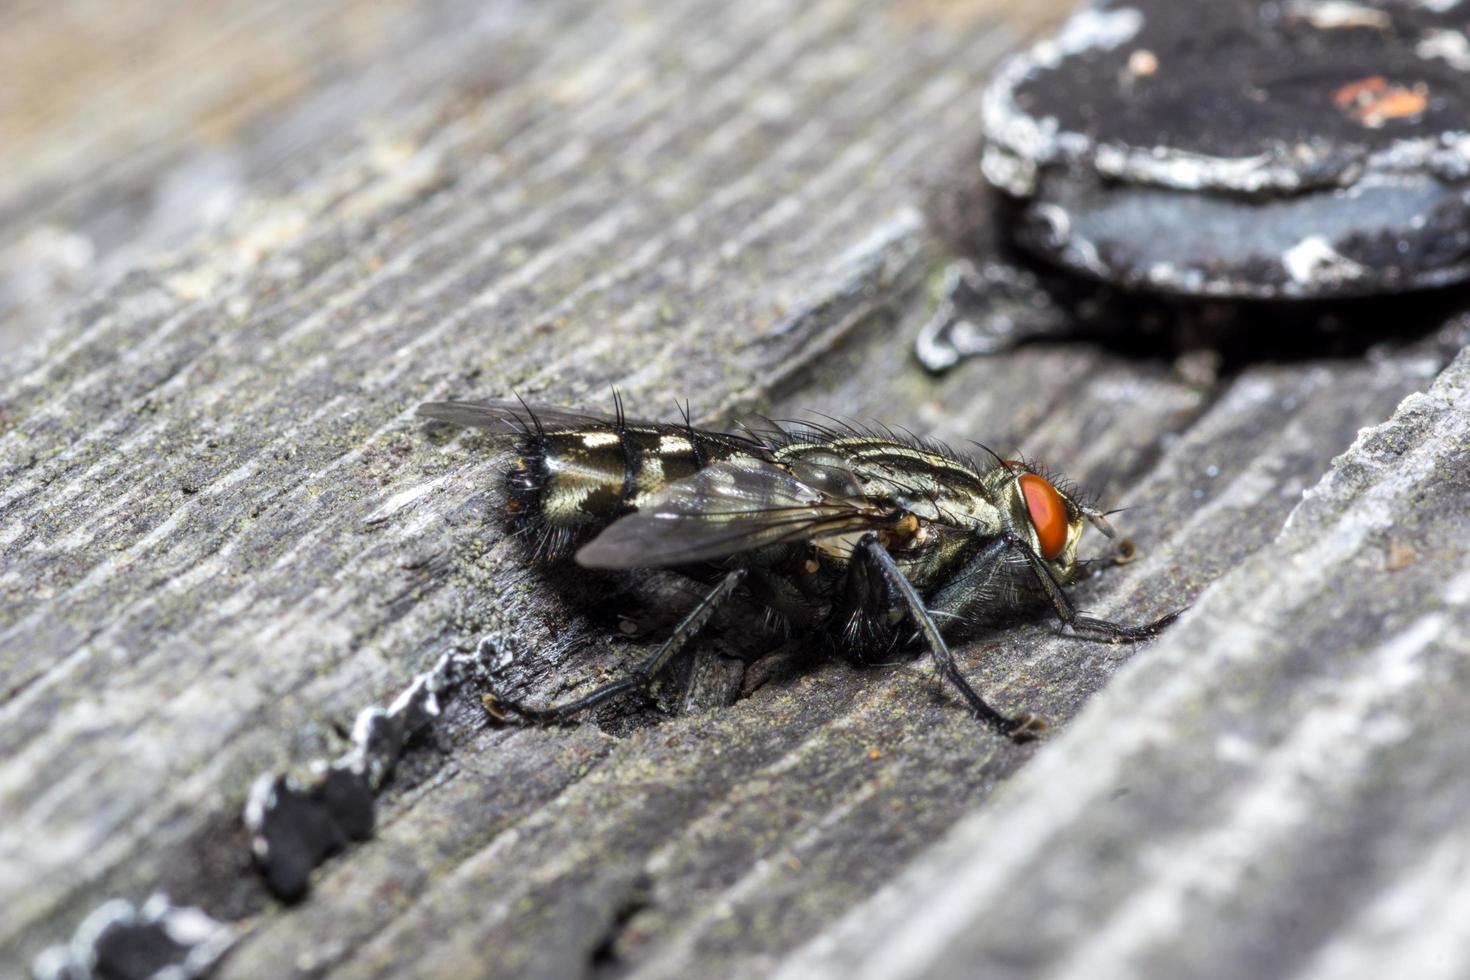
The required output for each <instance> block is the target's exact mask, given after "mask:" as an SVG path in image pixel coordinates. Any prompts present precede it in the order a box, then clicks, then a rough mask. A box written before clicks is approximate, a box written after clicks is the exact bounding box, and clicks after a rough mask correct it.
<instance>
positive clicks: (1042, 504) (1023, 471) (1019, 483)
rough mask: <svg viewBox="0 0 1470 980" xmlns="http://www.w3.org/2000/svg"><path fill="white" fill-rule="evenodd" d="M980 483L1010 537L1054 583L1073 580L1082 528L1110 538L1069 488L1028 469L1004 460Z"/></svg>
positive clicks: (1098, 517)
mask: <svg viewBox="0 0 1470 980" xmlns="http://www.w3.org/2000/svg"><path fill="white" fill-rule="evenodd" d="M986 482H987V483H989V484H990V488H989V489H990V490H991V493H992V499H993V500H995V501H996V502H997V505H998V508H999V510H1000V512H1001V519H1002V521H1004V522H1005V524H1006V525H1007V527H1008V529H1009V530H1010V532H1011V533H1012V534H1014V535H1016V536H1017V537H1019V538H1020V539H1021V541H1022V542H1024V543H1025V544H1026V545H1027V546H1029V547H1030V548H1031V549H1032V550H1033V551H1034V552H1035V553H1036V554H1037V555H1038V556H1040V558H1041V559H1042V561H1044V562H1046V564H1047V565H1048V566H1049V567H1050V568H1051V570H1052V573H1053V574H1054V575H1055V577H1056V579H1057V581H1059V582H1063V583H1065V582H1070V581H1072V579H1073V578H1074V577H1075V576H1076V574H1077V542H1078V541H1079V540H1080V539H1081V537H1082V532H1083V530H1084V529H1085V528H1086V526H1087V525H1088V524H1091V525H1092V526H1093V527H1095V528H1097V529H1098V530H1099V531H1101V532H1102V533H1103V534H1104V535H1106V536H1107V537H1110V538H1111V537H1112V536H1113V529H1112V526H1111V525H1109V524H1108V522H1107V519H1106V518H1105V517H1104V516H1103V515H1102V514H1101V513H1100V512H1099V511H1097V510H1096V509H1094V508H1093V507H1092V506H1091V505H1090V504H1089V503H1087V502H1086V501H1085V500H1084V499H1081V498H1080V496H1079V494H1078V493H1077V491H1076V490H1075V489H1074V488H1072V487H1071V486H1070V485H1069V484H1067V483H1066V482H1063V481H1058V480H1054V479H1052V478H1051V477H1048V476H1046V475H1044V474H1042V473H1038V472H1037V471H1036V470H1035V469H1034V468H1033V467H1032V466H1031V465H1030V464H1028V463H1024V462H1021V461H1018V460H1006V461H1005V464H1004V465H1003V466H1000V467H997V468H996V469H994V470H992V471H991V472H990V473H989V474H987V476H986Z"/></svg>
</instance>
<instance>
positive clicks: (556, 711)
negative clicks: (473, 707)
mask: <svg viewBox="0 0 1470 980" xmlns="http://www.w3.org/2000/svg"><path fill="white" fill-rule="evenodd" d="M745 574H746V572H745V569H743V568H737V569H735V570H734V571H732V572H730V573H728V574H727V575H726V576H725V577H724V578H723V579H721V580H720V581H719V584H717V585H716V586H715V587H714V588H713V589H711V590H710V592H709V594H708V595H706V596H705V597H704V598H703V599H701V600H700V601H699V605H697V606H695V607H694V608H693V609H692V610H690V611H689V614H688V615H687V616H685V617H684V618H683V619H682V620H680V621H679V624H678V625H677V626H675V627H674V632H673V634H672V635H671V636H670V637H669V638H668V639H667V640H665V641H664V642H663V643H662V644H661V645H660V646H659V648H658V649H657V650H656V651H654V653H653V655H652V656H650V657H649V658H648V659H647V660H645V661H643V662H642V663H640V664H639V665H638V666H636V667H634V668H633V669H632V670H631V671H630V672H629V673H628V675H627V676H625V677H620V678H619V679H617V680H615V681H613V682H612V683H610V684H604V685H603V686H602V687H599V688H598V689H597V690H595V691H592V692H591V693H590V694H586V695H583V696H582V697H580V698H577V699H576V700H575V701H568V702H566V703H565V704H555V705H548V706H546V707H543V708H535V707H531V706H529V705H525V704H521V703H520V702H518V701H508V700H506V699H504V698H502V697H500V696H499V695H497V694H495V693H494V692H491V693H489V694H487V695H485V698H484V701H485V709H486V710H487V711H489V712H490V714H491V715H493V716H494V717H495V718H496V719H497V720H500V721H508V720H510V718H511V717H512V716H514V717H516V718H519V719H520V720H522V721H526V722H530V723H533V724H538V725H556V724H561V723H562V722H566V721H570V720H571V719H572V718H574V717H575V716H577V715H579V714H581V713H582V712H584V711H586V710H587V709H589V708H595V707H597V706H598V705H599V704H603V703H605V702H607V701H611V700H612V699H613V698H616V697H621V696H622V695H625V694H630V693H632V692H635V691H646V690H647V688H648V685H649V683H650V682H651V681H652V680H653V679H654V678H655V677H657V676H658V674H659V672H660V671H662V670H663V669H664V668H665V667H667V666H668V665H669V662H670V661H671V660H673V659H674V657H675V656H677V655H678V654H679V652H680V651H681V650H683V649H684V647H685V646H686V645H687V644H688V643H689V641H690V639H692V638H693V637H694V634H696V633H698V632H699V631H700V630H701V629H703V628H704V626H705V624H706V623H708V622H709V620H710V617H711V616H713V615H714V614H715V610H717V609H718V608H719V607H720V606H721V604H723V603H724V602H725V600H726V599H728V598H729V597H730V595H731V593H733V592H734V591H735V589H736V587H737V586H739V585H740V582H741V580H743V579H744V578H745Z"/></svg>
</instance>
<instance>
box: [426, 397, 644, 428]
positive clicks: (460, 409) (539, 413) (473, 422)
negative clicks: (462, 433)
mask: <svg viewBox="0 0 1470 980" xmlns="http://www.w3.org/2000/svg"><path fill="white" fill-rule="evenodd" d="M418 414H419V415H421V416H423V417H424V418H430V419H434V420H436V421H439V422H449V423H451V424H453V425H464V426H469V427H471V428H475V429H485V430H487V431H489V432H493V433H495V434H497V435H523V434H525V433H528V432H538V431H541V430H542V429H549V430H553V431H554V430H556V429H583V428H586V427H588V426H591V425H614V424H616V422H617V420H616V419H615V418H614V417H613V416H610V415H603V414H600V413H598V412H580V411H577V410H576V409H570V408H558V407H556V406H554V405H531V404H527V403H526V402H521V401H483V402H424V403H423V404H422V405H420V406H419V407H418Z"/></svg>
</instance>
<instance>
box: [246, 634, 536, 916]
mask: <svg viewBox="0 0 1470 980" xmlns="http://www.w3.org/2000/svg"><path fill="white" fill-rule="evenodd" d="M512 651H513V644H512V643H511V641H509V640H507V639H505V638H502V637H499V636H493V637H487V638H486V639H485V640H483V641H482V642H481V643H480V645H479V647H478V648H477V649H476V650H475V651H474V652H473V653H470V654H446V655H444V656H443V657H441V658H440V659H439V661H438V663H436V664H435V665H434V667H433V669H431V670H428V671H426V672H424V673H422V674H419V675H418V676H417V677H415V678H414V679H413V682H412V683H411V684H409V686H408V687H407V688H406V689H405V690H404V691H403V693H402V694H400V695H399V696H398V697H397V698H396V699H394V701H393V703H392V704H390V705H389V706H388V707H387V708H381V707H378V706H376V705H374V706H372V707H369V708H365V709H363V711H362V712H361V713H360V714H359V715H358V716H357V721H356V723H355V724H354V725H353V727H352V743H353V747H352V749H351V750H350V751H349V752H348V753H347V754H345V755H344V756H342V757H341V758H339V759H336V760H333V761H330V762H328V761H324V760H323V761H317V762H315V763H313V764H312V765H311V766H310V771H311V775H310V776H309V777H308V778H307V779H306V780H305V781H301V780H298V779H296V778H295V777H293V776H291V775H288V774H284V773H265V774H263V775H261V776H260V777H259V778H258V779H257V780H256V781H255V785H254V786H253V787H252V789H251V792H250V799H249V801H248V802H247V803H246V805H245V826H246V827H247V829H248V830H249V831H250V836H251V841H250V846H251V851H252V852H253V854H254V856H255V861H256V865H257V866H258V867H259V869H260V873H261V875H262V876H263V877H264V878H265V882H266V885H267V886H268V887H269V888H270V890H271V891H272V892H273V893H275V894H276V895H277V896H278V897H280V898H283V899H288V900H289V899H294V898H299V897H300V896H302V895H304V894H305V893H306V891H307V888H308V886H309V884H310V880H311V873H312V871H313V870H315V869H316V868H317V867H318V866H319V865H320V864H321V863H322V862H323V861H325V860H326V859H327V858H329V857H331V856H332V855H333V854H337V853H338V852H340V851H342V850H343V849H344V848H346V847H347V846H348V845H349V844H350V843H352V842H353V841H360V840H366V839H367V838H369V837H371V836H372V833H373V826H374V799H375V796H376V794H377V791H378V790H379V789H381V788H382V786H383V784H384V783H386V782H387V780H388V778H389V777H390V776H392V774H393V770H394V768H395V767H396V766H397V765H398V760H399V759H400V758H401V757H402V755H403V749H404V746H405V745H406V744H407V742H408V740H409V739H410V738H412V737H413V736H414V734H415V733H417V732H419V731H420V730H422V729H423V728H424V727H425V726H426V725H428V724H429V723H430V722H431V721H432V720H433V719H435V718H437V717H438V716H439V715H440V713H441V711H442V708H441V706H440V704H439V697H440V695H443V694H446V693H448V692H449V691H451V690H453V689H454V688H456V687H458V686H459V685H460V684H461V683H463V682H464V681H465V680H466V679H468V678H470V677H472V676H478V675H479V674H480V672H481V671H483V670H484V669H485V667H486V663H487V659H503V658H505V657H513V655H514V654H513V652H512Z"/></svg>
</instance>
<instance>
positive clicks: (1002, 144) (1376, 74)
mask: <svg viewBox="0 0 1470 980" xmlns="http://www.w3.org/2000/svg"><path fill="white" fill-rule="evenodd" d="M1441 8H1443V9H1441ZM1457 8H1458V4H1448V5H1446V4H1432V5H1431V4H1377V5H1369V4H1355V3H1341V2H1338V3H1327V2H1314V0H1292V2H1279V3H1278V2H1259V0H1196V2H1184V3H1181V2H1179V0H1097V2H1094V3H1090V4H1087V5H1085V6H1084V7H1083V8H1082V9H1081V10H1079V11H1078V12H1077V13H1076V14H1074V15H1073V17H1072V18H1071V19H1070V20H1069V21H1068V22H1067V23H1066V25H1064V26H1063V28H1062V29H1061V30H1060V31H1059V32H1058V33H1057V34H1056V35H1055V36H1053V37H1051V38H1048V39H1047V40H1045V41H1043V42H1041V43H1039V44H1037V45H1036V46H1034V47H1033V48H1031V49H1030V50H1028V51H1025V52H1023V53H1021V54H1019V55H1017V56H1016V57H1015V58H1013V59H1012V60H1011V61H1010V62H1008V63H1007V64H1006V65H1005V66H1003V67H1002V68H1001V70H1000V71H999V72H998V73H997V75H996V77H995V79H994V80H993V81H992V82H991V84H990V85H989V87H988V88H987V89H986V92H985V97H984V116H983V129H984V136H985V148H984V151H983V154H982V158H981V171H982V172H983V174H984V177H985V179H986V182H987V184H988V186H989V187H990V188H991V189H993V190H994V191H995V193H996V194H997V195H999V196H1000V197H1001V198H1003V201H1002V202H1001V203H999V204H998V206H997V208H996V211H995V220H996V222H997V223H998V224H1000V225H1001V227H1000V228H999V229H998V230H997V233H998V235H999V237H1000V238H1001V239H1002V241H1003V243H1004V246H1005V247H1006V248H1015V249H1018V250H1019V251H1020V252H1022V253H1024V256H1025V258H1026V260H1027V261H1034V260H1040V262H1041V263H1042V264H1044V265H1046V266H1049V267H1050V268H1051V269H1052V270H1053V275H1054V274H1055V272H1057V271H1061V272H1065V273H1066V274H1068V275H1070V276H1072V277H1076V278H1079V279H1081V280H1084V281H1086V282H1089V283H1097V284H1103V285H1105V286H1106V287H1108V288H1109V289H1117V290H1122V291H1125V292H1129V293H1135V294H1145V295H1156V296H1163V297H1172V298H1175V299H1178V300H1183V301H1188V302H1198V301H1199V300H1201V299H1209V300H1213V301H1229V302H1242V301H1267V302H1279V301H1293V302H1299V301H1313V302H1316V301H1329V300H1339V299H1348V298H1354V297H1363V296H1372V295H1381V294H1394V293H1402V292H1405V291H1410V290H1423V289H1433V288H1439V287H1444V286H1449V285H1453V284H1456V283H1460V282H1463V281H1464V280H1466V279H1467V278H1470V42H1466V40H1465V34H1464V31H1463V12H1462V11H1460V10H1459V9H1457ZM1045 275H1046V274H1045V273H1043V278H1045ZM1052 286H1053V284H1050V283H1042V284H1041V288H1043V289H1048V290H1050V289H1052ZM1059 288H1061V289H1062V290H1063V292H1068V291H1070V292H1072V293H1076V292H1078V291H1083V292H1089V291H1090V292H1092V293H1096V292H1097V289H1098V288H1099V287H1097V286H1079V287H1069V286H1065V285H1063V286H1061V287H1059ZM1017 291H1018V288H1011V289H1001V290H994V291H991V292H992V295H995V296H998V298H995V299H991V298H988V297H987V298H984V299H982V300H981V301H980V302H979V303H973V302H972V303H971V304H970V307H969V309H968V310H967V309H965V308H963V303H964V297H963V296H957V295H955V294H954V293H953V292H951V305H953V306H956V307H957V308H958V309H949V308H946V309H944V310H941V311H940V314H939V315H938V316H937V317H936V318H935V320H934V321H932V322H931V324H930V326H929V329H928V330H926V332H925V335H924V338H923V340H922V341H921V343H920V347H919V350H918V354H919V359H920V360H921V361H922V362H923V363H924V364H925V366H927V367H929V368H930V369H931V370H941V369H943V368H945V367H947V366H948V365H949V364H952V363H953V362H954V361H955V360H957V359H958V358H959V357H961V356H964V355H966V354H969V353H988V352H990V350H993V349H997V348H1000V347H1005V346H1009V345H1011V344H1012V343H1013V341H1014V340H1015V339H1016V338H1017V337H1026V336H1036V335H1042V334H1047V333H1055V332H1056V330H1057V329H1058V328H1057V326H1056V324H1055V322H1053V321H1055V320H1056V317H1053V316H1050V315H1049V311H1048V310H1047V309H1046V306H1047V305H1048V303H1049V302H1052V301H1050V300H1047V299H1045V298H1042V299H1034V300H1027V299H1026V298H1025V297H1024V296H1023V297H1022V298H1021V301H1020V302H1019V303H1018V302H1017V301H1016V297H1015V295H1014V294H1016V293H1017ZM1062 302H1064V303H1072V305H1074V306H1075V305H1076V303H1075V302H1073V301H1072V299H1071V298H1065V299H1063V300H1062ZM1018 308H1020V309H1021V310H1022V315H1021V316H1019V317H1018V316H1017V314H1016V310H1017V309H1018ZM1259 312H1261V311H1255V312H1254V313H1253V315H1257V314H1259ZM1266 312H1268V313H1270V312H1274V311H1266ZM1115 319H1123V318H1115ZM1298 319H1299V320H1300V319H1307V320H1309V321H1311V320H1313V318H1311V317H1306V318H1298ZM977 324H978V326H977Z"/></svg>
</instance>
